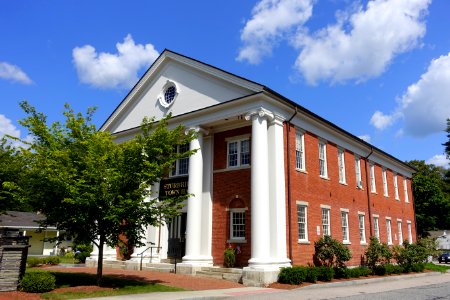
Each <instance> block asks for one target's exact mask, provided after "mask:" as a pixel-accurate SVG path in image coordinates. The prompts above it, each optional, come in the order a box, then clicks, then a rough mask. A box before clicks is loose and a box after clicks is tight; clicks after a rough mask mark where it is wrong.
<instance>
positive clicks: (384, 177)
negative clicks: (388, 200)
mask: <svg viewBox="0 0 450 300" xmlns="http://www.w3.org/2000/svg"><path fill="white" fill-rule="evenodd" d="M382 175H383V193H384V196H385V197H388V196H389V191H388V184H387V176H386V168H383V172H382Z"/></svg>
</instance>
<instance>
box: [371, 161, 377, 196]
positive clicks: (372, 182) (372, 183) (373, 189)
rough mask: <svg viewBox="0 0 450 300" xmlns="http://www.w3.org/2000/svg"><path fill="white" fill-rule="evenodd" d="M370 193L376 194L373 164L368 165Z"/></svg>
mask: <svg viewBox="0 0 450 300" xmlns="http://www.w3.org/2000/svg"><path fill="white" fill-rule="evenodd" d="M370 191H371V192H372V193H376V192H377V186H376V183H375V164H374V163H370Z"/></svg>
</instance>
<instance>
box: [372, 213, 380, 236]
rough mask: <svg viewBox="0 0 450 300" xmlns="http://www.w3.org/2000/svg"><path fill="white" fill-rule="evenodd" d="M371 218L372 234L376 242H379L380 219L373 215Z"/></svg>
mask: <svg viewBox="0 0 450 300" xmlns="http://www.w3.org/2000/svg"><path fill="white" fill-rule="evenodd" d="M372 217H373V233H374V236H375V237H376V238H377V239H378V241H380V217H379V216H378V215H373V216H372ZM375 220H376V222H375ZM375 225H376V226H375Z"/></svg>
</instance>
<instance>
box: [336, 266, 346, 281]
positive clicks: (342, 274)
mask: <svg viewBox="0 0 450 300" xmlns="http://www.w3.org/2000/svg"><path fill="white" fill-rule="evenodd" d="M333 271H334V278H336V279H341V278H349V273H348V269H347V267H335V268H333Z"/></svg>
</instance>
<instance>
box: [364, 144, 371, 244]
mask: <svg viewBox="0 0 450 300" xmlns="http://www.w3.org/2000/svg"><path fill="white" fill-rule="evenodd" d="M372 154H373V147H372V146H370V153H369V155H367V156H366V157H364V167H365V169H366V193H367V206H368V208H369V228H370V236H371V237H372V236H373V228H372V209H371V208H370V204H371V203H370V191H369V173H367V160H368V159H369V156H371V155H372Z"/></svg>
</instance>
